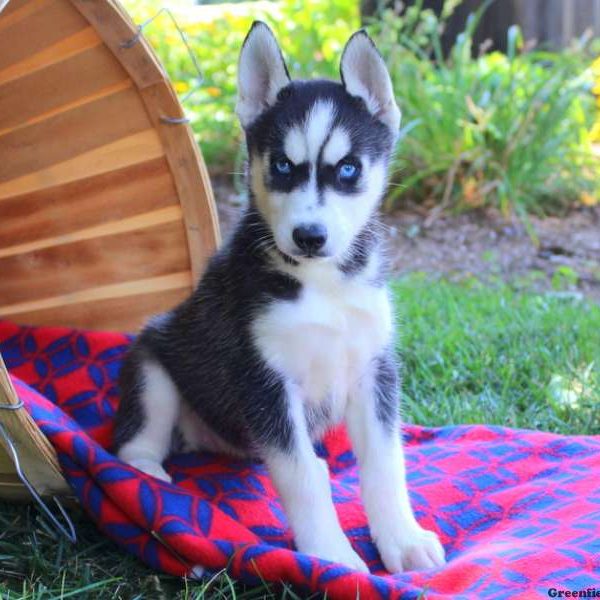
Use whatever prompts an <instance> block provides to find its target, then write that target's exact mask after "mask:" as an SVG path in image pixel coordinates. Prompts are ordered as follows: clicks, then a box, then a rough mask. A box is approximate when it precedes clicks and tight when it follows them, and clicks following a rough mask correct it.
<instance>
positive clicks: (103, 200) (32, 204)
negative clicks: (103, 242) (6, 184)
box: [0, 158, 179, 256]
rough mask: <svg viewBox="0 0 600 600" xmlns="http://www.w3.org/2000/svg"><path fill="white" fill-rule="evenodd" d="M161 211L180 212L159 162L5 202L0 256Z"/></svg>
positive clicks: (168, 174) (0, 225) (168, 177)
mask: <svg viewBox="0 0 600 600" xmlns="http://www.w3.org/2000/svg"><path fill="white" fill-rule="evenodd" d="M166 207H179V200H178V198H177V193H176V191H175V187H174V183H173V178H172V176H171V172H170V170H169V166H168V164H167V162H166V160H165V159H164V158H158V159H155V160H151V161H148V162H144V163H141V164H139V165H133V166H131V167H127V168H125V169H120V170H118V171H111V172H109V173H105V174H102V175H97V176H96V177H90V178H87V179H82V180H80V181H74V182H71V183H67V184H65V185H61V186H57V187H52V188H49V189H44V190H42V191H39V192H33V193H31V194H25V195H20V196H16V197H14V198H9V199H6V200H3V201H1V202H0V256H3V255H6V254H7V249H8V248H14V247H15V246H22V245H24V244H31V243H36V242H38V243H39V242H41V241H42V242H43V240H45V239H47V238H53V237H57V236H64V235H68V234H70V233H72V232H74V231H80V230H82V229H87V228H90V227H95V226H98V225H103V224H106V223H115V222H118V221H120V220H121V219H127V218H130V217H132V216H135V215H139V214H142V213H145V212H148V211H155V210H160V209H163V208H166ZM12 253H14V251H13V252H12Z"/></svg>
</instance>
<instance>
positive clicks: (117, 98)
mask: <svg viewBox="0 0 600 600" xmlns="http://www.w3.org/2000/svg"><path fill="white" fill-rule="evenodd" d="M149 126H150V122H149V120H148V117H147V115H146V112H145V110H144V107H143V104H142V103H141V101H140V98H139V96H138V93H137V91H136V90H134V89H126V90H122V91H120V92H117V93H116V94H111V95H110V96H107V97H105V98H100V99H99V100H96V101H95V102H91V103H89V104H84V105H83V106H80V107H78V108H76V109H74V110H71V111H69V112H67V113H62V114H59V115H56V116H55V117H52V118H50V119H47V120H45V121H42V122H41V123H36V124H34V125H31V126H29V127H26V128H24V129H19V130H17V131H14V132H12V133H8V134H6V135H4V136H2V137H0V156H2V161H1V162H0V182H3V181H7V180H9V179H14V178H16V177H20V176H23V175H26V174H29V173H33V172H35V171H38V170H41V169H44V168H45V167H49V166H51V165H54V164H56V163H59V162H63V161H65V160H69V159H71V158H73V157H76V156H79V155H80V154H83V153H85V152H88V151H90V150H92V149H94V148H98V147H100V146H104V145H106V144H109V143H111V142H113V141H115V140H119V139H121V138H124V137H127V136H130V135H133V134H135V133H138V132H140V131H144V130H145V129H147V128H148V127H149Z"/></svg>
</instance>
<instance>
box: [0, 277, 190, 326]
mask: <svg viewBox="0 0 600 600" xmlns="http://www.w3.org/2000/svg"><path fill="white" fill-rule="evenodd" d="M182 287H187V288H188V290H189V289H191V275H190V273H189V272H184V273H172V274H171V275H163V276H161V277H151V278H148V279H139V280H137V281H127V282H125V283H113V284H110V285H102V286H98V287H93V288H88V289H85V290H80V291H77V292H72V293H68V294H61V295H59V296H52V297H49V298H42V299H41V300H30V301H29V302H21V303H19V304H11V305H4V306H0V317H10V318H11V319H12V318H13V317H14V318H15V320H16V319H20V317H19V315H21V314H23V313H28V312H35V311H40V310H46V309H48V308H57V307H62V308H63V309H65V307H66V306H69V309H68V310H69V312H70V310H71V307H72V306H73V305H76V304H80V303H82V302H94V301H97V300H110V299H111V298H127V297H130V296H136V295H139V294H143V293H151V292H162V291H168V290H174V289H180V288H182Z"/></svg>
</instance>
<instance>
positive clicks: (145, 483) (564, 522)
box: [0, 321, 600, 599]
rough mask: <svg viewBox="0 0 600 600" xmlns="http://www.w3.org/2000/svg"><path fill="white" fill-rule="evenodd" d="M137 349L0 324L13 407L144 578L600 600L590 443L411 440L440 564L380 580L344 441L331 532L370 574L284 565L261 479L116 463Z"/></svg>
mask: <svg viewBox="0 0 600 600" xmlns="http://www.w3.org/2000/svg"><path fill="white" fill-rule="evenodd" d="M130 341H131V338H130V336H127V335H125V334H121V333H110V332H83V331H77V330H72V329H67V328H49V327H44V328H32V327H19V326H16V325H14V324H11V323H8V322H2V321H0V353H1V354H2V356H3V357H4V360H5V362H6V364H7V367H8V369H9V372H10V373H11V377H12V379H13V382H14V384H15V388H16V390H17V393H18V395H19V397H20V398H21V399H23V401H24V402H25V405H26V407H27V410H28V411H29V412H30V413H31V415H32V416H33V418H34V419H35V421H36V422H37V423H38V425H39V426H40V428H41V429H42V431H43V432H44V434H45V435H46V436H47V437H48V438H49V439H50V441H51V443H52V444H53V445H54V447H55V448H56V450H57V453H58V457H59V461H60V464H61V466H62V468H63V470H64V474H65V477H66V479H67V480H68V482H69V483H70V485H71V486H72V487H73V490H74V492H75V493H76V495H77V497H78V498H79V500H80V502H81V504H82V505H83V506H84V507H85V509H86V511H87V512H88V514H89V515H90V517H91V518H92V519H93V520H94V521H95V523H96V524H97V525H98V527H99V528H100V529H101V531H103V532H104V534H106V535H107V536H109V537H110V538H111V539H113V540H115V541H116V542H117V543H118V544H119V545H120V546H121V547H123V548H124V549H125V550H127V551H128V552H131V553H133V554H135V555H136V556H138V557H139V558H140V559H141V560H143V561H144V562H145V563H147V564H148V565H150V566H151V567H153V568H154V569H157V570H160V571H164V572H167V573H172V574H175V575H194V576H197V575H198V574H199V573H200V572H201V570H200V569H199V566H201V567H202V569H204V570H205V572H208V573H211V572H214V571H218V570H220V569H223V568H226V569H227V570H228V572H229V573H230V574H231V576H232V577H234V578H237V579H240V580H242V581H244V582H247V583H250V584H253V583H259V582H260V581H272V582H281V581H283V582H286V583H291V584H292V585H293V586H295V587H296V589H298V590H300V591H301V592H307V593H308V592H327V594H328V596H329V597H332V598H355V597H356V596H357V594H359V595H360V598H361V599H365V598H367V599H368V598H419V597H427V598H434V599H435V598H456V599H460V598H477V599H505V598H522V599H530V598H537V597H539V598H547V597H548V591H549V590H550V589H551V588H552V589H553V588H555V589H557V590H586V589H588V588H596V589H597V590H598V595H599V597H600V437H599V436H571V437H569V436H559V435H554V434H549V433H541V432H534V431H524V430H513V429H508V428H500V427H491V426H484V425H474V426H459V427H445V428H423V427H416V426H406V427H405V429H404V432H403V433H404V437H405V443H406V455H407V468H408V472H409V477H408V479H409V488H410V492H411V497H412V501H413V505H414V507H415V512H416V514H417V518H418V519H419V521H420V522H421V524H422V525H424V526H425V527H427V528H429V529H432V530H435V531H437V532H438V533H439V534H440V537H441V540H442V542H443V544H444V546H445V548H446V553H447V558H448V564H447V565H446V566H444V567H443V568H441V569H435V570H431V571H424V572H418V573H417V572H410V573H402V574H398V575H389V574H387V573H386V572H385V571H384V570H383V567H382V564H381V562H380V560H379V556H378V554H377V551H376V549H375V547H374V545H373V543H372V541H371V539H370V536H369V530H368V526H367V523H366V518H365V514H364V511H363V508H362V505H361V503H360V501H359V486H358V477H357V470H356V464H355V460H354V457H353V455H352V452H351V449H350V445H349V442H348V439H347V436H346V434H345V432H344V430H343V429H341V428H340V429H337V430H335V431H333V432H331V433H330V434H329V435H328V436H327V438H326V439H325V441H324V442H323V444H321V445H320V446H319V448H318V452H319V454H320V455H321V456H323V457H324V458H325V459H326V460H327V462H328V464H329V468H330V471H331V481H332V491H333V496H334V502H335V505H336V509H337V511H338V515H339V517H340V521H341V523H342V526H343V528H344V530H345V531H346V533H347V535H348V537H349V538H350V540H351V542H352V545H353V546H354V548H355V549H356V550H357V551H358V553H359V554H360V555H361V556H362V557H363V559H364V560H365V561H366V562H367V564H368V565H369V568H370V570H371V574H370V575H367V574H361V573H357V572H354V571H352V570H351V569H348V568H346V567H344V566H342V565H337V564H333V563H329V562H327V561H321V560H318V559H316V558H313V557H310V556H306V555H302V554H300V553H298V552H296V551H295V550H294V546H293V542H292V537H291V533H290V531H289V528H288V525H287V522H286V518H285V515H284V513H283V510H282V507H281V503H280V501H279V499H278V498H277V495H276V494H275V492H274V490H273V487H272V485H271V483H270V481H269V478H268V477H267V474H266V472H265V469H264V466H263V465H261V464H257V463H255V462H252V461H246V460H237V459H231V458H225V457H221V456H216V455H211V454H198V453H190V454H179V455H175V456H173V457H171V458H170V459H169V461H168V463H167V470H168V471H169V473H170V474H171V475H172V476H173V483H172V484H168V483H165V482H162V481H158V480H157V479H154V478H153V477H150V476H148V475H145V474H144V473H141V472H139V471H137V470H136V469H134V468H132V467H130V466H129V465H127V464H125V463H123V462H121V461H119V460H118V459H117V458H116V457H115V456H113V455H112V454H111V453H110V452H109V451H107V450H106V448H109V447H110V441H111V436H112V426H113V418H114V414H115V409H116V406H117V402H118V393H117V388H116V379H117V374H118V370H119V366H120V363H121V360H122V358H123V355H124V353H125V352H126V350H127V347H128V344H129V343H130Z"/></svg>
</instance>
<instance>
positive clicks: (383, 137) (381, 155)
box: [237, 22, 400, 260]
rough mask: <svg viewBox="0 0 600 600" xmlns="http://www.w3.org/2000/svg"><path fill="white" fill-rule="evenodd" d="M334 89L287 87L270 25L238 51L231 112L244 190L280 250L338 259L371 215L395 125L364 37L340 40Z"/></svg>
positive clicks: (329, 85) (379, 68) (382, 75)
mask: <svg viewBox="0 0 600 600" xmlns="http://www.w3.org/2000/svg"><path fill="white" fill-rule="evenodd" d="M340 74H341V83H337V82H333V81H325V80H311V81H291V80H290V77H289V73H288V70H287V67H286V65H285V61H284V59H283V56H282V54H281V50H280V49H279V46H278V44H277V41H276V40H275V37H274V35H273V33H272V32H271V30H270V29H269V27H267V25H265V24H264V23H261V22H255V23H254V25H253V26H252V28H251V29H250V32H249V33H248V36H247V37H246V40H245V42H244V45H243V47H242V51H241V55H240V60H239V70H238V92H239V96H238V103H237V114H238V116H239V119H240V121H241V124H242V126H243V128H244V130H245V132H246V141H247V145H248V155H249V173H250V188H251V191H252V196H253V199H254V202H255V203H256V206H257V208H258V210H259V211H260V212H261V214H262V216H263V218H264V219H265V220H266V222H267V223H268V225H269V226H270V228H271V230H272V232H273V236H274V239H275V243H276V244H277V246H278V248H279V250H280V251H281V252H283V253H284V254H286V255H288V256H292V257H294V258H296V259H298V260H304V259H307V260H308V259H313V258H333V259H336V258H340V257H342V256H344V254H345V253H346V252H347V251H348V250H349V248H350V247H351V245H352V242H353V240H354V239H355V237H356V236H357V235H358V234H359V233H360V231H361V230H362V229H363V228H364V227H365V225H366V224H367V222H368V220H369V218H370V216H371V215H372V213H373V212H374V211H375V210H376V208H377V205H378V204H379V201H380V199H381V197H382V195H383V192H384V189H385V185H386V169H387V163H388V160H389V157H390V154H391V152H392V149H393V145H394V141H395V138H396V134H397V131H398V127H399V124H400V110H399V109H398V107H397V105H396V102H395V100H394V96H393V91H392V84H391V81H390V77H389V74H388V72H387V69H386V67H385V64H384V62H383V59H382V58H381V56H380V54H379V53H378V51H377V49H376V48H375V46H374V44H373V42H372V41H371V39H370V38H369V37H368V36H367V34H366V33H365V32H363V31H359V32H357V33H355V34H354V35H353V36H352V37H351V38H350V39H349V40H348V43H347V44H346V48H345V49H344V52H343V54H342V59H341V67H340Z"/></svg>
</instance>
